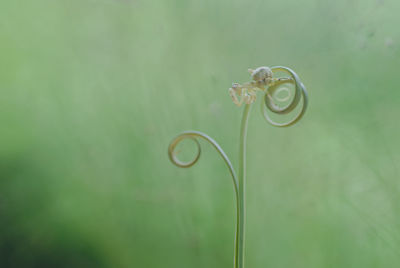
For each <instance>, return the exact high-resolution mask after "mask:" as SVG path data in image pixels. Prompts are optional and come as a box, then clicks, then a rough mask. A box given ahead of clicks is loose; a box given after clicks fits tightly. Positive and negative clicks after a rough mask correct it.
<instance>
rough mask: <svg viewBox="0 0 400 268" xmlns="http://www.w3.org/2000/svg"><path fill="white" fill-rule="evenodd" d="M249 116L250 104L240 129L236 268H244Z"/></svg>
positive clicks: (247, 106) (244, 113)
mask: <svg viewBox="0 0 400 268" xmlns="http://www.w3.org/2000/svg"><path fill="white" fill-rule="evenodd" d="M249 114H250V104H246V106H245V107H244V110H243V116H242V123H241V127H240V147H239V200H238V203H239V205H238V206H237V223H236V251H235V268H243V267H244V239H245V219H246V196H245V191H246V136H247V123H248V121H249Z"/></svg>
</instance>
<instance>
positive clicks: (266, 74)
mask: <svg viewBox="0 0 400 268" xmlns="http://www.w3.org/2000/svg"><path fill="white" fill-rule="evenodd" d="M249 71H250V73H251V75H252V78H253V80H254V81H252V82H249V83H245V84H244V85H240V84H238V83H234V84H233V85H232V88H230V89H229V94H230V96H231V97H232V100H233V102H234V103H235V104H236V105H238V106H240V105H241V104H242V103H243V102H244V103H246V105H245V107H244V110H243V116H242V123H241V127H240V147H239V176H238V177H237V176H236V174H235V170H234V168H233V166H232V163H231V161H230V160H229V158H228V156H227V155H226V154H225V152H224V151H223V150H222V148H221V146H219V144H218V143H217V142H216V141H215V140H213V139H212V138H211V137H210V136H208V135H206V134H204V133H202V132H199V131H185V132H183V133H181V134H180V135H178V136H176V137H175V138H174V139H173V140H172V141H171V143H170V145H169V147H168V156H169V158H170V160H171V162H172V163H174V164H175V165H176V166H178V167H182V168H188V167H191V166H193V165H194V164H195V163H196V162H197V161H198V160H199V158H200V153H201V148H200V143H199V142H198V141H197V139H203V140H205V141H207V142H208V143H210V144H211V145H212V146H213V147H214V148H215V149H216V150H217V152H218V153H219V154H220V156H221V157H222V159H223V160H224V161H225V164H226V165H227V167H228V169H229V172H230V174H231V176H232V181H233V185H234V188H235V195H236V212H237V213H236V235H235V254H234V255H235V256H234V268H244V248H245V247H244V240H245V217H246V204H245V202H246V199H245V190H246V187H245V184H246V136H247V124H248V120H249V114H250V106H251V103H253V102H254V101H255V100H256V92H257V91H263V92H264V101H263V102H262V104H261V105H262V113H263V116H264V118H265V119H266V120H267V122H269V123H270V124H272V125H273V126H277V127H287V126H291V125H293V124H294V123H296V122H297V121H299V120H300V118H301V117H302V116H303V115H304V113H305V111H306V108H307V104H308V96H307V91H306V89H305V87H304V85H303V83H301V81H300V79H299V77H298V76H297V74H296V73H295V72H293V71H292V70H291V69H289V68H287V67H284V66H276V67H272V68H268V67H259V68H257V69H255V70H251V69H249ZM273 72H285V73H287V74H288V75H289V76H290V77H289V78H287V77H283V78H273V76H272V75H273ZM286 83H290V84H294V85H295V96H294V97H293V99H292V100H291V101H290V103H289V104H287V105H286V106H284V107H282V108H281V107H279V106H277V105H276V104H275V103H274V101H273V100H272V97H271V95H273V93H274V92H277V90H279V89H278V88H279V87H280V86H281V85H283V84H286ZM265 87H267V88H268V89H266V88H265ZM238 94H239V96H238ZM301 97H302V98H303V103H302V107H301V109H300V112H298V114H297V115H296V116H295V117H294V118H292V119H291V120H290V121H288V122H284V123H279V122H275V121H274V120H272V119H271V118H270V116H269V115H268V113H267V110H270V111H271V112H272V113H275V114H278V115H279V114H288V113H290V112H291V111H293V110H294V109H295V108H296V107H297V106H298V104H299V102H300V99H301ZM239 98H240V100H239ZM184 139H192V140H194V141H195V142H196V145H197V149H198V151H197V155H196V156H195V157H194V159H193V160H191V161H189V162H182V161H180V160H179V159H178V157H177V152H175V148H176V146H177V145H178V144H179V142H181V141H182V140H184Z"/></svg>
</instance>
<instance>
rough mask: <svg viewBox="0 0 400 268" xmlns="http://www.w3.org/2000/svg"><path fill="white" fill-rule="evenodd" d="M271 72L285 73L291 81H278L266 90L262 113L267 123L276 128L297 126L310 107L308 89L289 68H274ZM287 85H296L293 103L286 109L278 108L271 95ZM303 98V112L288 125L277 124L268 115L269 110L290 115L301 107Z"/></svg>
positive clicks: (287, 123)
mask: <svg viewBox="0 0 400 268" xmlns="http://www.w3.org/2000/svg"><path fill="white" fill-rule="evenodd" d="M271 70H272V71H273V72H279V71H282V72H285V73H287V74H289V76H290V79H285V80H282V81H281V82H279V81H278V82H276V83H274V84H273V85H272V86H269V87H268V89H267V90H266V93H265V95H264V102H262V103H261V112H262V114H263V116H264V118H265V120H267V122H268V123H270V124H271V125H273V126H276V127H288V126H291V125H293V124H295V123H296V122H297V121H299V120H300V119H301V118H302V117H303V115H304V113H305V112H306V109H307V105H308V95H307V91H306V88H305V86H304V85H303V83H302V82H301V81H300V78H299V76H298V75H297V74H296V73H295V72H294V71H293V70H291V69H289V68H287V67H283V66H276V67H272V68H271ZM285 83H290V84H294V86H295V92H294V97H293V99H292V100H291V102H290V103H289V104H287V105H286V106H285V107H278V106H277V105H276V104H275V103H274V102H273V100H272V98H271V95H273V94H274V93H276V92H277V91H278V90H279V88H280V87H281V86H282V85H283V84H285ZM301 97H303V103H302V107H301V110H300V111H299V113H298V114H297V115H296V116H295V117H294V118H293V119H292V120H290V121H288V122H286V123H277V122H275V121H274V120H272V119H271V117H270V116H269V115H268V113H267V108H268V109H269V110H270V111H271V112H273V113H275V114H288V113H290V112H292V111H293V110H294V109H295V108H296V107H297V106H298V105H299V103H300V99H301ZM283 100H284V99H283Z"/></svg>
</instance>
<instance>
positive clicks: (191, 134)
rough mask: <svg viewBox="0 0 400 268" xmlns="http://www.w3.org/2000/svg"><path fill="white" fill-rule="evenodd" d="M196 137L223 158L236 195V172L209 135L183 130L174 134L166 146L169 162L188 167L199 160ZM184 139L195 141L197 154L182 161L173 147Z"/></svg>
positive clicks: (237, 190) (199, 152)
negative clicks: (209, 145)
mask: <svg viewBox="0 0 400 268" xmlns="http://www.w3.org/2000/svg"><path fill="white" fill-rule="evenodd" d="M197 138H201V139H203V140H205V141H207V142H208V143H210V144H211V145H212V146H213V147H214V148H215V150H217V152H218V153H219V155H220V156H221V157H222V159H223V160H224V162H225V164H226V165H227V167H228V169H229V172H230V174H231V176H232V180H233V185H234V187H235V192H236V195H238V192H239V186H238V184H239V183H238V179H237V177H236V173H235V170H234V168H233V166H232V163H231V161H230V160H229V158H228V156H227V155H226V153H225V152H224V150H223V149H222V148H221V146H219V144H218V143H217V142H216V141H215V140H214V139H212V138H211V137H210V136H208V135H206V134H204V133H202V132H200V131H185V132H182V133H181V134H179V135H178V136H176V137H175V138H174V139H173V140H172V141H171V143H170V144H169V146H168V156H169V159H170V160H171V162H172V163H173V164H175V165H176V166H178V167H181V168H188V167H191V166H193V165H194V164H196V162H197V161H198V160H199V158H200V154H201V147H200V143H199V141H198V140H197ZM184 139H191V140H193V141H194V142H195V143H196V146H197V154H196V156H195V157H194V159H193V160H191V161H188V162H182V161H181V160H179V158H178V157H177V153H176V152H175V148H176V146H177V145H178V144H179V143H180V142H181V141H183V140H184Z"/></svg>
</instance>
